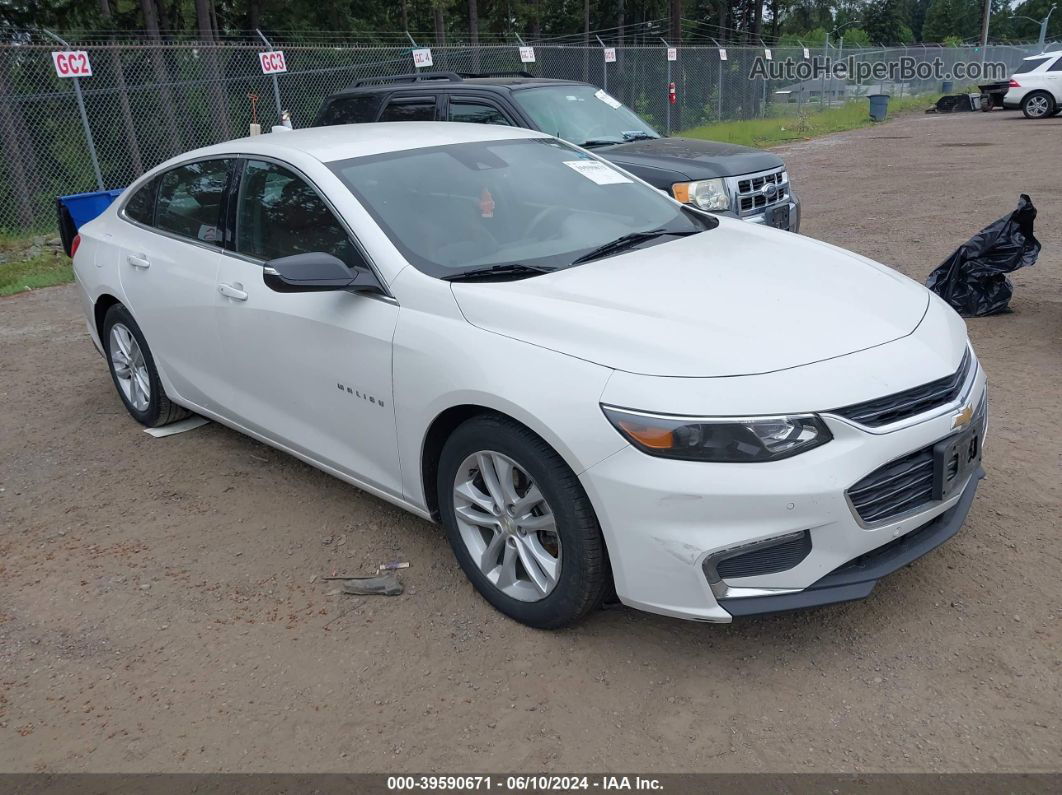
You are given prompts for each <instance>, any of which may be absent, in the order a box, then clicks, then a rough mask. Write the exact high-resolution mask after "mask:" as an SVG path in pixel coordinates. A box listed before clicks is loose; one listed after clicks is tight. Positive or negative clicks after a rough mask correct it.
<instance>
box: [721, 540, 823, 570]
mask: <svg viewBox="0 0 1062 795" xmlns="http://www.w3.org/2000/svg"><path fill="white" fill-rule="evenodd" d="M767 543H768V546H757V548H755V549H752V550H750V551H748V552H741V553H738V554H736V555H734V556H732V557H728V558H724V559H723V560H717V562H716V563H715V570H716V572H718V574H719V576H720V577H727V578H728V577H757V576H760V575H763V574H777V573H778V572H780V571H786V570H787V569H791V568H793V567H794V566H796V565H797V564H798V563H800V562H801V561H802V560H804V558H806V557H807V556H808V555H809V554H811V533H809V532H808V531H807V530H804V531H802V532H800V533H797V534H795V537H791V536H786V537H785V540H779V541H778V543H771V542H767Z"/></svg>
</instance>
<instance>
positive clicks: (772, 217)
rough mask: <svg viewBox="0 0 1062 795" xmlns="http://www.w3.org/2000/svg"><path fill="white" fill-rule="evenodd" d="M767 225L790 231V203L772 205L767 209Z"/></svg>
mask: <svg viewBox="0 0 1062 795" xmlns="http://www.w3.org/2000/svg"><path fill="white" fill-rule="evenodd" d="M766 221H767V225H768V226H773V227H774V228H775V229H784V230H786V231H787V232H788V231H789V205H788V204H784V205H782V206H781V207H772V208H771V209H769V210H768V211H767V218H766Z"/></svg>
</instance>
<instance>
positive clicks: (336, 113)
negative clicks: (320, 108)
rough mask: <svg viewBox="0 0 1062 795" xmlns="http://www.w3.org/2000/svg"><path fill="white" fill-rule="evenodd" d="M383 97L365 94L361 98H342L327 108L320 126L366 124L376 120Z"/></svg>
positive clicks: (335, 100)
mask: <svg viewBox="0 0 1062 795" xmlns="http://www.w3.org/2000/svg"><path fill="white" fill-rule="evenodd" d="M382 100H383V97H382V96H381V95H379V94H364V95H362V96H360V97H340V98H339V99H334V100H332V101H331V102H330V103H329V105H328V107H327V108H325V111H324V113H323V114H322V115H321V119H320V121H319V122H318V124H319V125H320V126H327V125H330V124H364V123H366V122H371V121H375V120H376V114H377V113H379V111H380V102H381V101H382Z"/></svg>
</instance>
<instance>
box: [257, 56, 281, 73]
mask: <svg viewBox="0 0 1062 795" xmlns="http://www.w3.org/2000/svg"><path fill="white" fill-rule="evenodd" d="M258 60H259V61H261V62H262V71H263V72H264V73H265V74H267V75H275V74H279V73H280V72H286V71H288V64H287V62H286V61H285V60H284V51H283V50H270V51H269V52H260V53H258Z"/></svg>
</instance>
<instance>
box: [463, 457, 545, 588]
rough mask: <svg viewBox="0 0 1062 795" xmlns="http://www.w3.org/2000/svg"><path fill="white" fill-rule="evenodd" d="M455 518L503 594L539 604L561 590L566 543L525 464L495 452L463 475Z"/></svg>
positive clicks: (473, 461)
mask: <svg viewBox="0 0 1062 795" xmlns="http://www.w3.org/2000/svg"><path fill="white" fill-rule="evenodd" d="M454 514H455V516H456V517H457V526H458V528H459V529H460V531H461V540H462V541H464V544H465V547H466V548H467V549H468V553H469V555H471V556H472V559H473V560H475V561H477V562H478V563H479V568H480V571H482V572H483V575H484V576H485V577H486V578H487V579H488V580H489V581H490V582H491V583H492V584H493V585H494V587H496V588H497V589H498V590H500V591H501V592H502V593H504V594H506V595H507V596H511V597H512V598H513V599H518V600H520V601H521V602H537V601H539V600H540V599H544V598H545V597H547V596H549V594H550V592H551V591H552V590H553V589H554V588H555V587H556V586H557V578H558V577H559V576H560V569H561V542H560V537H559V536H558V535H557V522H556V520H555V519H554V518H553V510H552V509H551V508H550V506H549V503H548V502H547V501H546V498H545V497H543V496H542V492H541V491H540V490H539V488H538V486H537V485H535V482H534V481H533V480H532V479H531V476H530V475H528V474H527V472H525V471H524V470H523V469H522V468H521V467H520V465H519V464H517V463H516V462H515V461H513V460H512V459H511V458H509V457H508V456H505V455H502V454H501V453H496V452H494V451H492V450H484V451H482V452H477V453H473V454H472V455H470V456H468V457H467V458H465V460H464V461H463V462H462V463H461V466H460V467H459V468H458V470H457V479H456V481H455V483H454Z"/></svg>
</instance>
